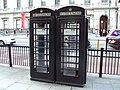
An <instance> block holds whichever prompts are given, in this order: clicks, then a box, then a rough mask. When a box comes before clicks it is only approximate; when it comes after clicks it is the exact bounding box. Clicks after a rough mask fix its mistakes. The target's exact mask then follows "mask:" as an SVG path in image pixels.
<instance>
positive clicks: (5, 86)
mask: <svg viewBox="0 0 120 90" xmlns="http://www.w3.org/2000/svg"><path fill="white" fill-rule="evenodd" d="M0 90H120V76H119V75H103V77H102V78H99V77H98V74H91V73H87V82H86V85H85V86H84V87H83V88H82V87H75V86H67V85H61V84H55V83H48V82H41V81H33V80H30V69H29V67H23V66H13V67H9V66H8V65H4V64H0Z"/></svg>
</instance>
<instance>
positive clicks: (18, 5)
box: [17, 0, 21, 8]
mask: <svg viewBox="0 0 120 90" xmlns="http://www.w3.org/2000/svg"><path fill="white" fill-rule="evenodd" d="M20 7H21V0H17V8H20Z"/></svg>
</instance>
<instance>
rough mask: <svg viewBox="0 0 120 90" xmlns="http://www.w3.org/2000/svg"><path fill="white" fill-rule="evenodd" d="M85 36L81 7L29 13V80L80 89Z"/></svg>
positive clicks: (83, 78) (85, 27)
mask: <svg viewBox="0 0 120 90" xmlns="http://www.w3.org/2000/svg"><path fill="white" fill-rule="evenodd" d="M87 34H88V32H87V19H86V18H85V9H83V8H81V7H77V6H67V7H63V8H60V9H58V10H55V11H53V10H51V9H47V8H38V9H35V10H33V11H31V12H30V62H31V64H30V70H31V79H34V80H42V81H50V82H55V83H62V84H68V85H76V86H84V84H85V83H86V63H87V62H86V61H87V58H86V57H87Z"/></svg>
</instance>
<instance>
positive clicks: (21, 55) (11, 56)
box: [0, 45, 29, 67]
mask: <svg viewBox="0 0 120 90" xmlns="http://www.w3.org/2000/svg"><path fill="white" fill-rule="evenodd" d="M0 63H3V64H9V66H10V67H12V65H21V66H29V47H28V46H12V45H0Z"/></svg>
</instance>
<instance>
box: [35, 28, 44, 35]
mask: <svg viewBox="0 0 120 90" xmlns="http://www.w3.org/2000/svg"><path fill="white" fill-rule="evenodd" d="M36 34H39V35H46V30H45V29H36Z"/></svg>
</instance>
